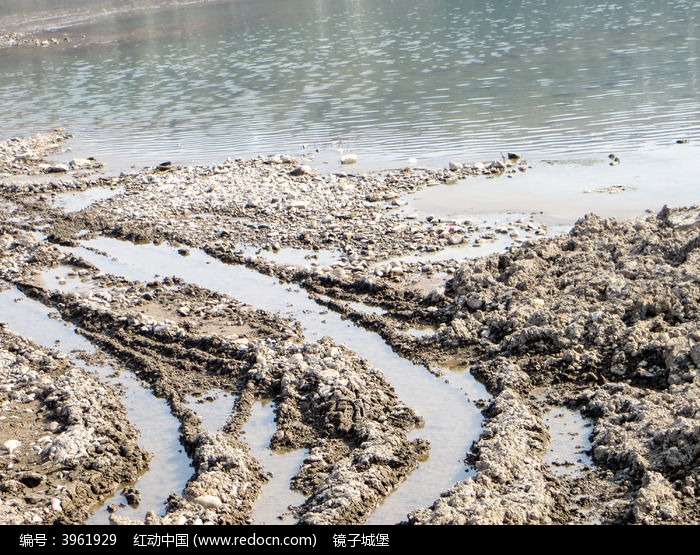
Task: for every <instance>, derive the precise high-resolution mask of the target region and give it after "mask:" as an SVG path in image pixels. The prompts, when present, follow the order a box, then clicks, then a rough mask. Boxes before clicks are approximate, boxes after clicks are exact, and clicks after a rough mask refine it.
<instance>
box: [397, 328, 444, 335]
mask: <svg viewBox="0 0 700 555" xmlns="http://www.w3.org/2000/svg"><path fill="white" fill-rule="evenodd" d="M437 330H438V327H437V326H413V327H412V328H408V329H407V330H405V331H404V333H405V334H406V335H410V336H411V337H430V336H431V335H435V332H436V331H437Z"/></svg>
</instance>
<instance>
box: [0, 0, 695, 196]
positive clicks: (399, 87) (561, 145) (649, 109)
mask: <svg viewBox="0 0 700 555" xmlns="http://www.w3.org/2000/svg"><path fill="white" fill-rule="evenodd" d="M164 4H169V5H168V6H167V7H163V5H164ZM699 22H700V2H699V1H698V0H674V1H669V2H657V1H643V0H630V1H627V2H621V1H618V2H606V3H600V2H594V1H591V0H576V1H573V2H558V1H555V0H545V1H535V0H518V1H516V0H469V1H464V0H442V1H440V2H436V1H428V0H371V1H370V0H355V1H353V2H338V1H334V0H256V1H251V0H229V1H216V2H206V3H203V2H194V3H192V2H175V3H169V2H164V1H162V0H155V1H154V0H150V1H144V2H139V3H134V2H127V1H124V0H121V1H112V2H106V1H104V0H99V1H94V2H87V1H85V0H72V1H61V0H43V1H40V0H37V1H34V2H32V3H31V5H30V6H29V7H27V3H26V2H21V1H20V0H4V1H2V0H0V28H1V29H7V30H12V29H15V28H18V29H20V30H23V29H26V30H36V29H41V28H47V29H51V30H54V31H57V32H67V33H69V34H71V35H72V36H73V37H75V40H74V42H73V43H70V44H68V45H67V46H59V47H53V48H38V49H31V48H29V49H27V48H24V49H22V48H14V49H11V50H5V51H3V53H2V56H1V57H0V99H2V100H0V129H2V135H3V136H4V135H11V134H17V133H26V132H28V131H31V130H46V129H47V128H50V127H52V126H56V125H66V126H68V127H69V128H70V129H71V130H72V131H73V132H74V133H75V134H76V136H77V140H76V142H75V149H77V150H81V151H83V152H84V153H85V154H86V155H95V156H97V157H98V158H100V159H107V160H108V161H110V163H111V166H112V167H120V166H128V165H130V164H136V165H144V164H148V165H153V164H155V163H158V162H160V161H163V160H166V159H172V160H177V161H183V162H184V161H199V162H212V161H219V160H222V159H223V158H225V157H226V156H234V157H239V156H240V157H251V156H255V155H257V154H267V153H271V152H285V151H286V152H292V153H301V152H304V151H306V152H313V150H314V149H315V148H319V150H320V152H319V153H318V154H317V156H316V161H317V162H318V163H319V164H320V163H322V162H329V166H328V167H337V168H340V165H339V162H338V161H339V158H340V152H339V150H340V149H342V150H343V151H345V152H347V151H352V152H354V153H356V154H358V156H359V160H360V163H359V164H358V165H357V166H355V168H357V169H360V168H362V167H367V166H374V167H387V166H390V167H395V166H403V165H406V164H407V160H408V159H409V158H416V159H417V164H418V165H438V164H439V165H444V163H446V161H448V160H449V159H450V158H457V159H461V160H479V159H493V158H497V157H500V152H503V151H509V150H510V151H516V152H521V153H523V154H525V155H526V157H527V158H528V159H532V160H540V159H542V158H554V159H581V158H587V157H588V158H590V157H594V158H597V159H603V158H604V157H605V156H607V154H608V152H615V153H617V154H620V155H621V156H622V160H623V164H624V163H625V159H626V158H627V157H629V156H631V155H633V154H640V153H641V154H645V153H662V154H663V155H664V156H667V155H668V156H670V157H671V158H672V159H673V164H674V167H673V171H677V170H678V168H679V167H680V166H687V165H689V164H691V165H693V166H694V167H696V165H695V164H693V163H692V160H693V158H695V159H697V158H698V149H699V147H698V145H697V143H698V142H700V141H695V142H691V144H689V145H684V151H683V152H682V153H681V150H680V149H675V148H673V147H672V146H671V145H672V144H673V143H675V141H676V140H677V139H682V138H686V137H688V138H698V135H700V133H699V132H700V120H699V119H698V118H697V114H698V113H700V94H699V93H698V90H699V89H698V86H699V83H700V54H699V52H698V50H699V44H700V25H699ZM81 35H85V37H86V38H85V39H82V40H81V39H80V36H81ZM82 44H86V45H89V47H87V46H82ZM28 91H30V92H29V93H28ZM302 145H307V146H308V148H307V149H306V150H303V149H302V148H301V147H302ZM343 168H346V167H344V166H343ZM353 171H355V170H353ZM669 197H670V198H669V199H668V200H669V201H672V200H673V198H672V196H671V195H669Z"/></svg>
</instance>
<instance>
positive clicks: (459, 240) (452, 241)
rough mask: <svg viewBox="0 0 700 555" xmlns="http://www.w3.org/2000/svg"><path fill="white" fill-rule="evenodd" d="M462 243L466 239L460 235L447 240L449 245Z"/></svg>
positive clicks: (451, 236)
mask: <svg viewBox="0 0 700 555" xmlns="http://www.w3.org/2000/svg"><path fill="white" fill-rule="evenodd" d="M462 241H464V237H462V236H461V235H459V234H455V235H450V237H449V239H447V243H448V244H450V245H461V244H462Z"/></svg>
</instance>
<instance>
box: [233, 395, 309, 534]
mask: <svg viewBox="0 0 700 555" xmlns="http://www.w3.org/2000/svg"><path fill="white" fill-rule="evenodd" d="M243 431H244V432H245V435H244V436H243V439H244V441H245V442H246V443H247V444H248V446H249V447H250V450H251V453H252V454H253V456H254V457H255V458H256V459H258V460H259V461H260V464H262V466H263V468H264V469H265V472H268V473H270V474H271V477H270V480H269V481H268V482H267V483H265V484H264V485H263V489H262V493H261V494H260V497H258V499H257V501H256V503H255V505H254V506H253V514H252V518H253V524H295V523H296V519H295V518H293V517H291V516H289V515H285V513H286V512H287V510H288V507H289V506H290V505H292V506H294V505H301V504H302V503H303V502H304V500H305V499H306V497H305V496H304V495H303V494H302V493H301V492H298V491H295V490H293V489H290V487H289V485H290V480H291V479H292V478H293V477H294V476H296V474H297V472H299V469H300V468H301V465H302V463H303V462H304V459H305V458H306V456H307V455H308V452H307V451H306V450H304V449H299V450H296V451H273V450H272V449H270V440H271V439H272V436H273V435H274V433H275V432H276V431H277V424H276V423H275V411H274V405H273V404H272V402H271V401H270V400H269V399H266V400H263V401H260V402H258V403H255V404H254V405H253V408H252V411H251V415H250V418H249V419H248V421H247V422H246V424H245V426H243Z"/></svg>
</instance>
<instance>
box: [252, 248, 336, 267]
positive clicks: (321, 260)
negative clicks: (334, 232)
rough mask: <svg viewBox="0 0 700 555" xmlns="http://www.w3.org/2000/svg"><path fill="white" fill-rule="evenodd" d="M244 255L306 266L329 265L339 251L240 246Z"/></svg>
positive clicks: (289, 264)
mask: <svg viewBox="0 0 700 555" xmlns="http://www.w3.org/2000/svg"><path fill="white" fill-rule="evenodd" d="M242 250H243V254H244V256H249V257H251V258H258V257H259V258H263V259H265V260H269V261H270V262H274V263H275V264H280V265H282V266H295V267H298V268H306V267H308V266H321V267H322V266H330V265H332V264H335V263H336V262H339V261H340V253H338V252H334V251H328V250H318V251H313V250H308V249H295V248H292V247H284V248H281V249H277V250H274V251H273V250H267V249H260V248H257V247H242Z"/></svg>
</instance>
